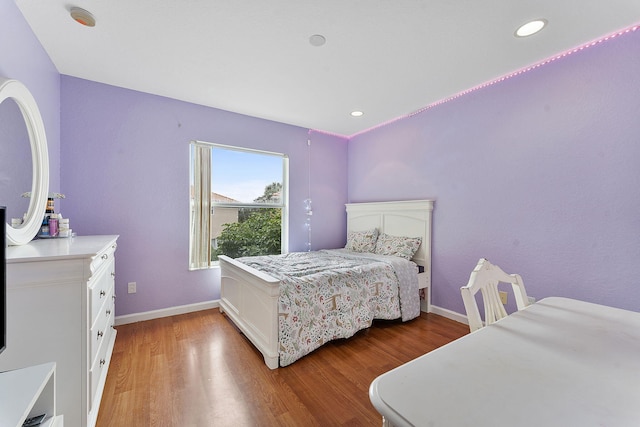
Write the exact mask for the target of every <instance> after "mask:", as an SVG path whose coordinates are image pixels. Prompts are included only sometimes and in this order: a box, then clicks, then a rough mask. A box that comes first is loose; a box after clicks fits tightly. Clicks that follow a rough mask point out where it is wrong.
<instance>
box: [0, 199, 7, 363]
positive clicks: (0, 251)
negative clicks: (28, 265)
mask: <svg viewBox="0 0 640 427" xmlns="http://www.w3.org/2000/svg"><path fill="white" fill-rule="evenodd" d="M5 216H6V208H5V207H4V206H0V353H2V351H3V350H4V349H5V348H6V347H7V258H6V253H5V251H6V247H7V237H6V232H7V230H6V229H5V227H6V225H5V224H6V218H5Z"/></svg>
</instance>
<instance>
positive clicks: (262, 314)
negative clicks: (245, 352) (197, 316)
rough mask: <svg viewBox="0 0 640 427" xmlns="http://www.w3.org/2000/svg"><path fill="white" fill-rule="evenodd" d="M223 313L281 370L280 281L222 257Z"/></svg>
mask: <svg viewBox="0 0 640 427" xmlns="http://www.w3.org/2000/svg"><path fill="white" fill-rule="evenodd" d="M219 260H220V275H221V289H220V311H221V312H224V313H226V314H227V316H228V317H229V318H230V319H231V320H232V321H233V323H235V325H236V326H237V327H238V328H239V329H240V330H241V331H242V332H243V333H244V334H245V335H246V337H247V338H249V340H251V342H252V343H253V345H255V346H256V348H257V349H258V350H259V351H260V352H261V353H262V355H263V356H264V362H265V363H266V365H267V366H268V367H269V368H271V369H276V368H277V367H278V345H279V342H278V297H279V295H280V281H279V280H277V279H274V278H273V277H271V276H269V275H267V274H265V273H262V272H261V271H258V270H256V269H254V268H251V267H249V266H247V265H244V264H242V263H240V262H238V261H236V260H234V259H233V258H229V257H227V256H224V255H221V256H220V257H219Z"/></svg>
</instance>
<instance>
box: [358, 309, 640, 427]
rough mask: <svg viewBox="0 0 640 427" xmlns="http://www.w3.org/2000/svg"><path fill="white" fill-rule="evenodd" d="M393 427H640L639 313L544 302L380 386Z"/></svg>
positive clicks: (379, 381) (378, 399)
mask: <svg viewBox="0 0 640 427" xmlns="http://www.w3.org/2000/svg"><path fill="white" fill-rule="evenodd" d="M369 397H370V399H371V402H372V403H373V405H374V406H375V407H376V409H377V410H378V412H380V413H381V414H382V415H383V416H384V417H385V418H386V419H387V420H388V421H389V422H391V423H392V424H393V425H394V426H455V427H462V426H474V427H478V426H492V427H498V426H536V427H538V426H542V425H544V426H581V427H585V426H610V427H611V426H640V313H636V312H632V311H627V310H621V309H617V308H612V307H607V306H603V305H598V304H592V303H587V302H584V301H577V300H572V299H568V298H559V297H552V298H545V299H542V300H540V301H539V302H537V303H535V304H532V305H531V306H529V307H527V308H526V309H524V310H521V311H519V312H516V313H513V314H511V315H509V316H507V317H506V318H504V319H502V320H500V321H499V322H497V323H495V324H493V325H489V326H487V327H484V328H482V329H480V330H478V331H476V332H474V333H471V334H469V335H466V336H464V337H462V338H460V339H458V340H456V341H453V342H451V343H449V344H447V345H446V346H443V347H440V348H438V349H436V350H434V351H432V352H430V353H427V354H425V355H424V356H421V357H419V358H417V359H415V360H413V361H411V362H408V363H406V364H404V365H402V366H400V367H398V368H396V369H394V370H392V371H389V372H387V373H385V374H383V375H381V376H379V377H378V378H376V379H375V380H374V381H373V382H372V383H371V387H370V389H369Z"/></svg>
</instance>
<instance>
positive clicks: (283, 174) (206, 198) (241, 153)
mask: <svg viewBox="0 0 640 427" xmlns="http://www.w3.org/2000/svg"><path fill="white" fill-rule="evenodd" d="M288 160H289V159H288V158H287V156H285V155H284V154H279V153H271V152H267V151H259V150H250V149H245V148H237V147H231V146H227V145H220V144H212V143H207V142H201V141H193V142H191V144H190V165H191V167H190V186H189V187H190V197H189V201H190V210H191V212H190V227H189V229H190V244H189V269H191V270H194V269H199V268H208V267H211V266H215V265H217V259H218V255H228V256H230V257H233V258H236V257H241V256H253V255H269V254H279V253H283V252H286V251H287V247H286V245H287V241H288V239H287V236H288V233H287V224H288V221H287V214H288V209H287V205H288V184H289V183H288V175H289V174H288V169H289V161H288Z"/></svg>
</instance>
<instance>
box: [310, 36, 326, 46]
mask: <svg viewBox="0 0 640 427" xmlns="http://www.w3.org/2000/svg"><path fill="white" fill-rule="evenodd" d="M326 42H327V39H326V38H325V36H323V35H322V34H314V35H312V36H311V37H309V43H311V46H315V47H320V46H322V45H324V44H325V43H326Z"/></svg>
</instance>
